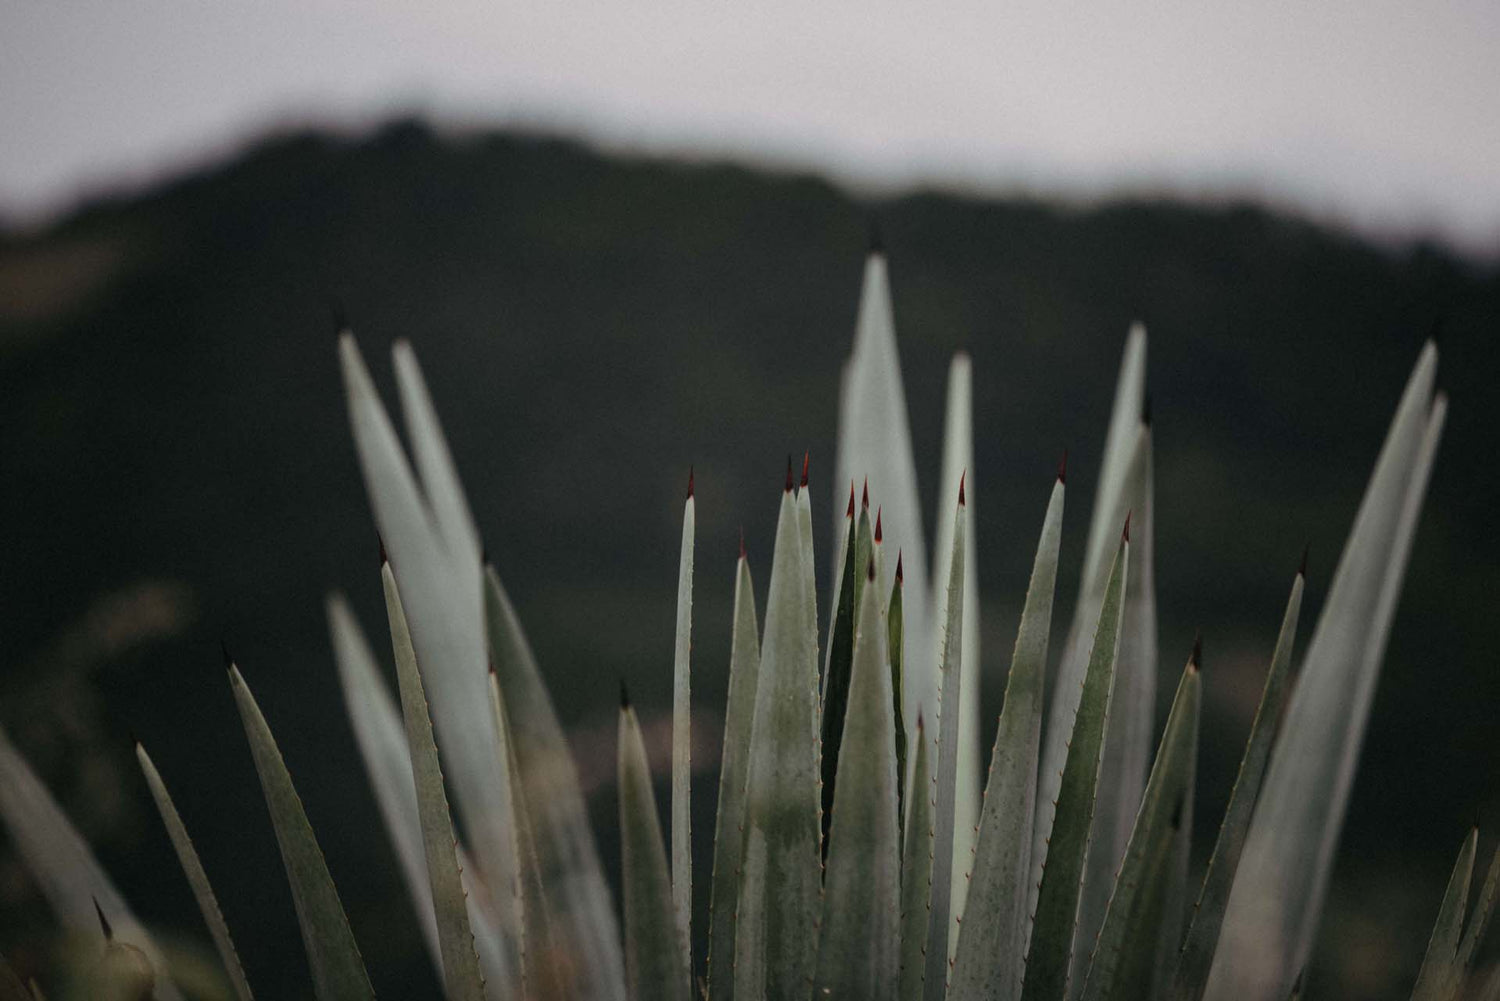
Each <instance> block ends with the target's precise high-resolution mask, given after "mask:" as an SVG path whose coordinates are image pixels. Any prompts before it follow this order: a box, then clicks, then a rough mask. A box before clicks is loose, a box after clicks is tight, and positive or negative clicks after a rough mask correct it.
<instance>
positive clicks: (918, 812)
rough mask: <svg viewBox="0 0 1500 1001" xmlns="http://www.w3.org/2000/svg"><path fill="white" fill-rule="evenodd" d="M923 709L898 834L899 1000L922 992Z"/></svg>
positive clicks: (926, 790) (927, 862) (926, 863)
mask: <svg viewBox="0 0 1500 1001" xmlns="http://www.w3.org/2000/svg"><path fill="white" fill-rule="evenodd" d="M930 762H931V758H930V757H929V755H928V740H927V735H926V732H925V727H924V726H923V721H922V714H921V713H918V714H917V726H916V730H915V731H914V732H913V734H912V763H911V787H910V789H909V790H908V792H907V796H906V824H905V826H904V827H903V829H902V830H903V833H902V836H901V981H900V983H901V990H900V994H899V995H898V996H899V997H901V998H902V999H903V1001H912V999H915V998H920V997H922V981H923V978H924V977H925V976H926V975H927V925H928V919H929V916H930V914H931V911H932V806H933V802H932V790H933V777H932V766H931V764H930Z"/></svg>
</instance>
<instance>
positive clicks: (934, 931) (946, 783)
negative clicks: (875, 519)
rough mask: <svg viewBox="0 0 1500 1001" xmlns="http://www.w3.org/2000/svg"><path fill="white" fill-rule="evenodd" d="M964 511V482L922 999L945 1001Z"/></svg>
mask: <svg viewBox="0 0 1500 1001" xmlns="http://www.w3.org/2000/svg"><path fill="white" fill-rule="evenodd" d="M967 520H968V512H967V510H966V509H965V507H964V488H963V481H962V480H960V481H959V488H958V503H957V505H956V506H955V507H954V515H953V555H952V557H951V558H950V560H949V562H948V601H947V615H946V616H945V620H944V628H943V635H944V637H946V638H945V640H944V642H943V657H942V660H941V664H942V686H941V691H942V702H941V703H940V704H939V719H938V769H937V788H936V795H935V798H934V804H935V805H934V812H933V827H932V897H931V904H930V910H929V913H928V924H927V956H926V958H927V973H926V974H925V975H924V976H923V978H922V982H923V996H924V997H926V998H927V1001H942V998H943V995H944V993H945V992H946V990H947V988H948V934H949V929H950V926H951V924H952V922H953V909H952V901H953V897H952V894H953V848H954V844H953V842H954V838H953V821H954V798H955V788H954V786H955V780H956V776H957V774H958V753H959V752H958V739H959V736H960V729H961V728H960V727H959V725H958V723H959V719H960V717H959V706H960V705H962V704H963V703H962V699H963V679H964V675H963V659H962V658H963V628H964V528H965V523H966V521H967Z"/></svg>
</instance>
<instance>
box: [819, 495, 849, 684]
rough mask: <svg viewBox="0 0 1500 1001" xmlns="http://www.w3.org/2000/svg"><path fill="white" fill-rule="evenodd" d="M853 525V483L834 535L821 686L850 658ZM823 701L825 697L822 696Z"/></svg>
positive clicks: (843, 667) (846, 669)
mask: <svg viewBox="0 0 1500 1001" xmlns="http://www.w3.org/2000/svg"><path fill="white" fill-rule="evenodd" d="M856 531H857V523H856V521H855V518H854V484H852V483H851V484H849V507H848V511H847V513H846V514H845V516H844V527H843V531H842V532H839V533H838V539H839V555H838V559H836V560H834V563H833V598H832V600H831V601H830V602H829V603H828V647H827V649H826V650H825V651H824V657H823V687H822V688H821V689H820V692H823V693H826V692H827V691H828V680H829V678H831V677H833V674H834V664H835V663H837V664H838V665H839V667H840V669H841V670H843V671H848V670H849V667H848V665H849V663H850V660H851V659H852V658H853V656H854V561H853V560H851V559H850V558H849V554H850V553H852V552H853V551H854V545H855V533H856ZM824 698H825V699H826V696H824Z"/></svg>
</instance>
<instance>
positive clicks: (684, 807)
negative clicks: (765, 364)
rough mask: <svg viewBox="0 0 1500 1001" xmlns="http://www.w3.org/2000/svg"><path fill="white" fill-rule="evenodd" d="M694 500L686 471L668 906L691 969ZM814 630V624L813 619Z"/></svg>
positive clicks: (674, 682)
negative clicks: (669, 899)
mask: <svg viewBox="0 0 1500 1001" xmlns="http://www.w3.org/2000/svg"><path fill="white" fill-rule="evenodd" d="M696 531H697V502H696V501H695V500H694V499H693V474H692V473H691V472H689V473H688V493H687V500H686V501H685V502H684V503H683V507H682V547H681V553H680V556H679V558H678V566H677V630H676V637H675V640H674V642H673V644H672V905H673V907H675V908H676V910H677V932H678V937H679V938H680V939H681V940H682V943H681V944H682V955H683V960H684V965H685V966H686V967H687V968H688V969H690V970H691V969H692V968H693V954H692V941H693V715H692V714H693V698H692V655H693V538H694V535H695V533H696ZM813 628H817V626H816V623H814V626H813Z"/></svg>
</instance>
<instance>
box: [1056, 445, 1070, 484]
mask: <svg viewBox="0 0 1500 1001" xmlns="http://www.w3.org/2000/svg"><path fill="white" fill-rule="evenodd" d="M1057 482H1059V483H1067V482H1068V450H1067V449H1063V454H1062V461H1061V462H1059V463H1058V464H1057Z"/></svg>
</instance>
